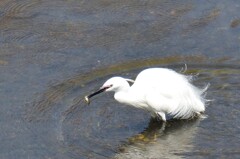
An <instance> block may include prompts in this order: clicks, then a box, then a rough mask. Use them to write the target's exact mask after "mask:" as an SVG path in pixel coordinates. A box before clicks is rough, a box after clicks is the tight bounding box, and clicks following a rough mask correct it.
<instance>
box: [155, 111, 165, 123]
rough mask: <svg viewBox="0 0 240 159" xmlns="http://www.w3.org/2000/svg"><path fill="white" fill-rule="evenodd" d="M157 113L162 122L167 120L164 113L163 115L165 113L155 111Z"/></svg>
mask: <svg viewBox="0 0 240 159" xmlns="http://www.w3.org/2000/svg"><path fill="white" fill-rule="evenodd" d="M157 115H158V117H161V119H162V120H163V121H164V122H166V121H167V120H166V115H165V113H163V112H157Z"/></svg>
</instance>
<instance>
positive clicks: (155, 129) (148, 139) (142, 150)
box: [115, 119, 200, 159]
mask: <svg viewBox="0 0 240 159" xmlns="http://www.w3.org/2000/svg"><path fill="white" fill-rule="evenodd" d="M199 120H200V119H194V120H172V121H168V122H167V123H159V122H158V121H156V120H151V121H150V122H149V125H148V127H147V128H146V129H145V130H144V131H143V132H142V133H140V134H138V135H135V136H133V137H131V138H129V140H128V142H127V143H126V144H125V145H123V146H122V147H120V148H119V153H118V154H117V155H116V156H115V158H116V159H119V158H121V159H122V158H124V159H127V158H129V159H132V158H138V159H144V158H169V159H172V158H181V153H187V152H190V151H191V150H192V148H193V145H192V140H193V138H194V135H195V134H196V132H197V129H198V127H197V126H198V124H199Z"/></svg>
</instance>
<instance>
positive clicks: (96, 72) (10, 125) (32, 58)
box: [0, 0, 240, 159]
mask: <svg viewBox="0 0 240 159" xmlns="http://www.w3.org/2000/svg"><path fill="white" fill-rule="evenodd" d="M0 8H1V10H0V35H1V36H0V48H1V49H0V74H1V77H0V97H1V98H0V103H1V104H0V106H1V111H0V127H1V135H0V139H1V144H0V158H64V159H65V158H229V157H230V158H238V156H239V155H240V149H239V145H240V139H239V135H240V127H239V126H238V125H240V124H239V120H238V117H239V115H240V114H239V113H240V111H239V103H240V101H239V93H240V92H239V90H240V84H239V78H240V61H239V59H240V53H239V52H240V45H239V42H240V41H239V40H240V36H239V35H240V22H239V19H240V16H239V8H240V3H239V2H236V1H233V0H229V1H223V0H220V1H215V0H213V1H201V2H198V1H184V2H173V1H168V0H166V1H165V0H161V1H157V0H156V1H155V0H153V1H144V0H143V1H108V0H101V1H94V0H90V1H84V0H82V1H75V0H60V1H56V0H53V1H45V0H43V1H39V0H22V1H16V0H10V1H7V0H2V1H1V2H0ZM184 64H187V65H188V70H187V72H186V74H198V73H199V76H198V78H197V79H196V80H195V81H194V84H195V85H197V86H198V87H204V86H205V85H206V84H207V83H210V84H211V86H210V88H209V90H208V94H207V98H208V99H212V100H213V101H212V102H210V103H209V104H208V106H207V109H206V115H207V116H208V117H207V118H206V119H201V120H192V121H169V122H168V123H167V124H166V125H164V124H162V123H156V122H155V121H151V119H150V115H149V114H148V113H146V112H144V111H142V110H137V109H135V108H132V107H129V106H125V105H122V104H119V103H117V102H116V101H114V99H113V98H112V96H113V94H111V93H109V94H102V95H100V96H98V97H97V98H95V99H94V100H93V101H92V103H91V105H90V106H87V105H86V104H84V103H83V102H82V100H81V99H82V97H83V96H84V95H86V94H88V93H90V92H92V91H93V90H95V89H97V88H99V87H100V86H101V85H102V83H103V82H104V81H105V80H107V79H108V78H109V77H111V76H113V75H119V76H124V77H128V78H133V79H134V78H135V77H136V75H137V74H138V73H139V72H140V71H141V70H142V69H144V68H148V67H168V68H172V69H174V70H176V71H180V70H181V69H182V68H183V67H184Z"/></svg>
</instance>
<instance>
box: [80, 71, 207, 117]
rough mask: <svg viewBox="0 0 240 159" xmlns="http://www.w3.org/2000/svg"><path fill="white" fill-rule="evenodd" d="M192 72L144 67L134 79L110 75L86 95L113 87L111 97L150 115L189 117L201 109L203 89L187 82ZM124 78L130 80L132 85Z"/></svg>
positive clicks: (202, 109) (86, 98)
mask: <svg viewBox="0 0 240 159" xmlns="http://www.w3.org/2000/svg"><path fill="white" fill-rule="evenodd" d="M191 79H192V76H186V75H183V74H180V73H177V72H175V71H174V70H171V69H167V68H148V69H145V70H143V71H142V72H140V73H139V74H138V76H137V77H136V80H135V81H133V80H130V79H126V78H123V77H112V78H110V79H109V80H107V81H106V82H105V83H104V84H103V86H102V87H101V88H100V89H99V90H98V91H96V92H94V93H92V94H90V95H88V96H85V101H86V102H87V103H88V104H89V103H90V98H91V97H93V96H95V95H97V94H99V93H101V92H108V91H113V92H115V94H114V98H115V99H116V100H117V101H118V102H120V103H124V104H127V105H131V106H134V107H136V108H141V109H144V110H147V111H149V112H150V113H151V115H152V116H153V117H159V118H160V119H162V120H163V121H166V114H168V115H170V116H172V117H173V118H178V119H189V118H192V117H194V116H196V115H200V114H201V113H202V112H204V111H205V102H206V100H205V99H204V92H205V91H206V90H207V88H208V86H206V87H205V88H204V89H199V88H197V87H195V86H194V85H193V84H191ZM128 82H134V83H133V85H132V86H130V85H129V83H128Z"/></svg>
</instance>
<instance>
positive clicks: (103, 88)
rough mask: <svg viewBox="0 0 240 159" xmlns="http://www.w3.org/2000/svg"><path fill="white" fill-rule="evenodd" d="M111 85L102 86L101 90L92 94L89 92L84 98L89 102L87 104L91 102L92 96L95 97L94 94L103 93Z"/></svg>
mask: <svg viewBox="0 0 240 159" xmlns="http://www.w3.org/2000/svg"><path fill="white" fill-rule="evenodd" d="M110 87H111V86H106V87H102V88H100V89H99V90H97V91H96V92H93V93H92V94H89V95H88V96H85V97H84V100H85V102H86V103H87V104H89V103H90V100H89V99H90V98H91V97H93V96H95V95H97V94H100V93H102V92H104V91H105V90H106V89H108V88H110Z"/></svg>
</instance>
